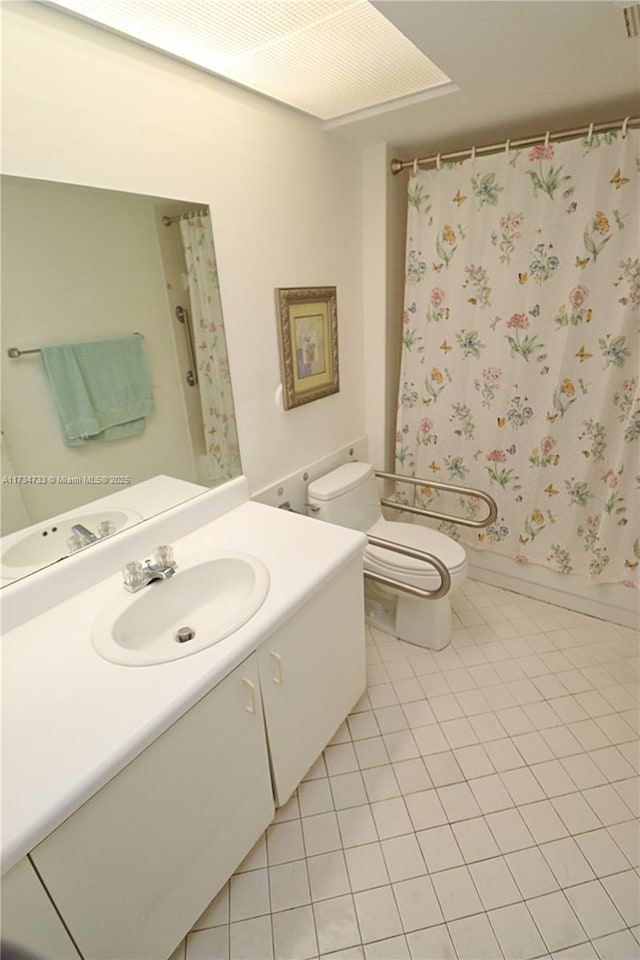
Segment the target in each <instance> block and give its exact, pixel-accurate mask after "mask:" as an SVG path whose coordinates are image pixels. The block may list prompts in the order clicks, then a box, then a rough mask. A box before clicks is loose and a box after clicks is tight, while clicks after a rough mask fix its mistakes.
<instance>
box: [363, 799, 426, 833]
mask: <svg viewBox="0 0 640 960" xmlns="http://www.w3.org/2000/svg"><path fill="white" fill-rule="evenodd" d="M413 796H417V794H413ZM371 810H372V812H373V819H374V820H375V823H376V829H377V831H378V836H379V837H380V839H381V840H386V839H387V838H388V837H399V836H401V834H403V833H413V827H412V825H411V820H410V819H409V814H408V813H407V807H406V805H405V802H404V800H403V799H402V797H395V798H394V799H392V800H379V801H378V802H377V803H372V804H371Z"/></svg>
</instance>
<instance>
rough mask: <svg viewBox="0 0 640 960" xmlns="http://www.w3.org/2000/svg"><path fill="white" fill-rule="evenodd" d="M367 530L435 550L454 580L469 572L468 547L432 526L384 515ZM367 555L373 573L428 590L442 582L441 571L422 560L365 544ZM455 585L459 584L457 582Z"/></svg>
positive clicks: (427, 549) (428, 549)
mask: <svg viewBox="0 0 640 960" xmlns="http://www.w3.org/2000/svg"><path fill="white" fill-rule="evenodd" d="M367 533H369V534H370V535H371V536H372V537H380V539H382V540H391V541H393V542H394V543H398V544H400V545H402V546H405V547H411V548H413V549H414V550H424V551H425V552H426V553H432V554H433V555H434V556H435V557H437V558H438V559H439V560H441V561H442V562H443V563H444V565H445V566H446V567H447V569H448V570H449V573H450V575H451V579H452V581H454V579H455V580H457V579H458V577H457V575H458V574H466V567H467V557H466V554H465V551H464V549H463V548H462V547H461V546H460V544H458V543H456V542H455V540H452V539H451V538H450V537H447V536H445V534H443V533H439V532H438V531H437V530H432V529H431V528H430V527H423V526H418V525H414V524H410V523H399V522H397V521H392V520H385V519H384V518H380V519H379V520H378V521H376V523H374V525H373V526H372V527H370V528H369V530H368V531H367ZM364 558H365V565H366V567H367V569H368V570H371V571H372V572H373V573H380V574H382V575H383V576H387V577H392V578H395V579H399V580H403V581H404V582H405V583H409V584H412V585H414V586H418V587H426V588H427V589H435V588H436V587H437V586H438V585H439V584H440V574H439V573H438V571H437V570H436V569H435V568H434V567H431V566H429V565H428V564H426V563H425V562H424V561H422V560H416V559H414V558H413V557H407V556H404V555H403V554H401V553H396V552H395V551H391V550H385V549H384V547H373V546H371V545H369V546H367V547H365V551H364ZM452 585H453V586H455V583H452Z"/></svg>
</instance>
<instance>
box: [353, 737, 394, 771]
mask: <svg viewBox="0 0 640 960" xmlns="http://www.w3.org/2000/svg"><path fill="white" fill-rule="evenodd" d="M353 748H354V750H355V752H356V756H357V758H358V763H359V764H360V768H361V769H362V770H365V769H366V768H367V767H377V766H380V765H382V764H384V763H389V754H388V753H387V748H386V746H385V742H384V740H383V738H382V736H377V737H367V738H366V739H364V740H356V741H354V744H353Z"/></svg>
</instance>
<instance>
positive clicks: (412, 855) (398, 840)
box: [382, 834, 427, 883]
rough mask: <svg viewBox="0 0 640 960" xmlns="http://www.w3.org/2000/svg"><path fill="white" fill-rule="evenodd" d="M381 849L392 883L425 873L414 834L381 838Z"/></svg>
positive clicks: (422, 859)
mask: <svg viewBox="0 0 640 960" xmlns="http://www.w3.org/2000/svg"><path fill="white" fill-rule="evenodd" d="M382 850H383V853H384V858H385V860H386V863H387V870H388V871H389V878H390V880H391V882H392V883H396V882H397V881H399V880H409V879H411V878H412V877H422V876H424V875H425V874H426V872H427V869H426V865H425V862H424V857H423V856H422V853H421V851H420V845H419V843H418V840H417V839H416V837H415V835H414V834H407V835H406V836H403V837H392V838H391V839H389V840H383V841H382Z"/></svg>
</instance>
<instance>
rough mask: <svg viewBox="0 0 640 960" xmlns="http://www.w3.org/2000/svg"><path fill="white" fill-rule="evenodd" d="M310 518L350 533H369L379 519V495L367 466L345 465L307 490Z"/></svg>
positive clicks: (371, 472)
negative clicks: (353, 531) (357, 531)
mask: <svg viewBox="0 0 640 960" xmlns="http://www.w3.org/2000/svg"><path fill="white" fill-rule="evenodd" d="M307 495H308V497H307V498H308V501H309V504H310V505H311V507H312V508H313V509H312V511H311V515H312V516H313V517H316V518H317V519H319V520H326V521H328V522H329V523H337V524H339V525H340V526H342V527H351V528H352V529H353V530H362V531H365V530H368V529H369V528H370V527H372V526H373V524H374V523H375V522H376V520H378V519H379V518H380V516H381V509H380V494H379V493H378V484H377V481H376V478H375V473H374V469H373V467H372V466H371V464H370V463H360V462H353V463H345V464H343V465H342V466H341V467H338V468H337V469H336V470H332V471H331V473H327V474H325V475H324V477H318V479H317V480H313V481H312V482H311V483H310V484H309V486H308V488H307Z"/></svg>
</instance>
